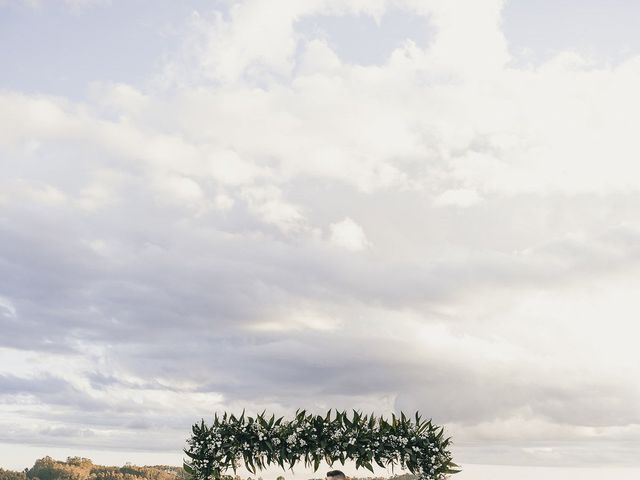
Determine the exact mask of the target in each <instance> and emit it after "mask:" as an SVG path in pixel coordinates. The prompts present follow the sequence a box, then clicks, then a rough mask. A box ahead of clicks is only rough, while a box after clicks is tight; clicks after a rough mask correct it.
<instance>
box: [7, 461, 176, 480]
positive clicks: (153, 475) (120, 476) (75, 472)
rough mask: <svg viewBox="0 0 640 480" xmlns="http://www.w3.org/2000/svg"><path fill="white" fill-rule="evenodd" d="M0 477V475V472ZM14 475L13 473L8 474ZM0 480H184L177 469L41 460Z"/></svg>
mask: <svg viewBox="0 0 640 480" xmlns="http://www.w3.org/2000/svg"><path fill="white" fill-rule="evenodd" d="M0 473H1V471H0ZM12 473H16V472H12ZM22 475H23V476H22V477H20V478H15V477H7V478H5V477H2V476H0V480H186V478H185V477H186V476H185V472H184V469H182V468H180V467H167V466H155V467H137V466H135V465H129V464H128V465H125V466H124V467H105V466H101V465H94V464H93V462H92V461H91V460H90V459H88V458H82V457H68V458H67V461H66V462H63V461H60V460H54V459H52V458H51V457H44V458H41V459H38V460H36V462H35V464H34V465H33V467H31V468H30V469H29V470H27V472H26V475H25V474H22Z"/></svg>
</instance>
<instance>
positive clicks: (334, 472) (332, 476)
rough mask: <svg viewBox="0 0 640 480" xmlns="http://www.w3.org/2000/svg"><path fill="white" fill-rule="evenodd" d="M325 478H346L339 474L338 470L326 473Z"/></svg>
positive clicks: (341, 473)
mask: <svg viewBox="0 0 640 480" xmlns="http://www.w3.org/2000/svg"><path fill="white" fill-rule="evenodd" d="M327 477H331V478H347V476H346V475H345V474H344V473H343V472H341V471H340V470H331V471H330V472H327Z"/></svg>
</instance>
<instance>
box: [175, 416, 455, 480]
mask: <svg viewBox="0 0 640 480" xmlns="http://www.w3.org/2000/svg"><path fill="white" fill-rule="evenodd" d="M192 432H193V434H192V435H191V437H190V438H189V439H188V440H187V444H188V448H185V449H184V452H185V453H186V455H187V456H188V457H189V460H188V461H187V460H185V461H184V469H185V470H186V472H187V473H188V474H190V475H191V477H192V478H193V479H194V480H219V479H221V478H222V477H223V475H224V472H225V471H228V470H229V469H233V472H234V473H235V472H236V468H238V467H239V466H240V462H241V461H243V462H244V465H245V466H246V468H247V470H249V471H250V472H251V473H253V474H254V475H255V474H256V469H258V470H262V469H264V468H265V467H267V466H268V465H271V464H277V465H279V466H280V467H282V468H283V469H285V465H288V466H289V468H291V469H292V470H293V466H294V465H295V464H296V463H297V462H299V461H301V459H302V458H304V464H305V467H308V466H310V465H313V469H314V472H315V471H317V470H318V467H319V466H320V463H321V461H322V460H325V461H326V462H327V463H328V464H329V465H333V463H334V462H336V461H338V460H339V461H340V462H341V463H342V465H344V462H345V460H355V462H356V468H360V467H365V468H367V469H369V470H371V471H372V472H373V471H374V470H373V462H375V463H377V464H378V465H380V466H381V467H383V468H387V467H388V466H391V468H392V470H393V467H394V465H395V464H399V465H400V466H401V468H402V469H403V470H409V471H410V472H411V473H412V474H414V475H417V476H418V478H419V479H420V480H443V479H445V478H446V477H447V475H448V474H453V473H458V472H459V471H460V469H459V467H458V465H456V464H455V463H453V461H452V459H451V453H450V452H449V451H448V450H447V447H448V446H449V444H450V438H443V432H444V427H437V426H436V425H433V424H432V422H431V420H428V421H426V420H422V419H421V417H420V415H419V414H418V412H416V413H415V422H414V421H413V419H412V418H408V417H407V416H406V415H405V414H404V413H402V412H401V414H400V416H399V417H396V416H395V414H392V419H391V421H387V420H385V419H384V418H383V417H382V416H380V417H376V416H374V415H373V414H371V415H362V414H361V413H359V412H357V411H356V410H353V416H352V418H349V417H348V416H347V414H346V411H344V412H340V411H337V410H336V414H335V417H334V418H333V419H332V418H331V410H329V411H328V412H327V414H326V416H324V417H323V416H322V415H313V414H307V413H306V411H305V410H300V409H298V410H296V415H295V417H294V418H293V419H292V420H284V417H280V418H278V419H277V420H276V419H275V416H274V415H272V416H271V418H267V417H265V412H262V413H261V414H258V415H257V416H256V417H255V418H253V417H250V416H245V412H244V410H243V412H242V415H241V416H240V417H236V416H235V415H233V414H231V415H228V414H227V412H224V414H223V416H222V417H221V418H220V417H218V414H217V413H216V414H215V417H214V420H213V424H211V425H207V424H205V422H204V420H202V421H201V422H200V423H196V424H194V425H193V427H192Z"/></svg>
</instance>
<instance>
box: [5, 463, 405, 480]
mask: <svg viewBox="0 0 640 480" xmlns="http://www.w3.org/2000/svg"><path fill="white" fill-rule="evenodd" d="M188 478H189V477H188V475H187V474H186V472H185V471H184V470H183V469H182V467H171V466H167V465H153V466H144V467H138V466H135V465H131V464H126V465H125V466H123V467H109V466H104V465H96V464H94V463H93V462H92V461H91V460H90V459H88V458H84V457H68V458H67V460H66V461H61V460H54V459H53V458H51V457H44V458H40V459H38V460H36V462H35V463H34V465H33V467H31V468H28V469H25V470H24V471H22V472H14V471H11V470H4V469H2V468H0V480H188ZM284 478H285V477H282V476H280V477H278V479H284ZM348 478H349V480H416V478H417V477H416V476H415V475H411V474H408V473H407V474H403V475H393V476H391V477H348ZM223 480H244V479H242V478H241V477H240V476H239V475H225V476H224V478H223ZM247 480H262V477H260V476H257V477H247ZM309 480H325V479H324V477H321V478H318V479H309Z"/></svg>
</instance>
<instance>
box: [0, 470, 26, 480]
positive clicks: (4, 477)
mask: <svg viewBox="0 0 640 480" xmlns="http://www.w3.org/2000/svg"><path fill="white" fill-rule="evenodd" d="M0 480H27V475H26V474H25V473H24V472H13V471H11V470H4V469H2V468H0Z"/></svg>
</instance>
